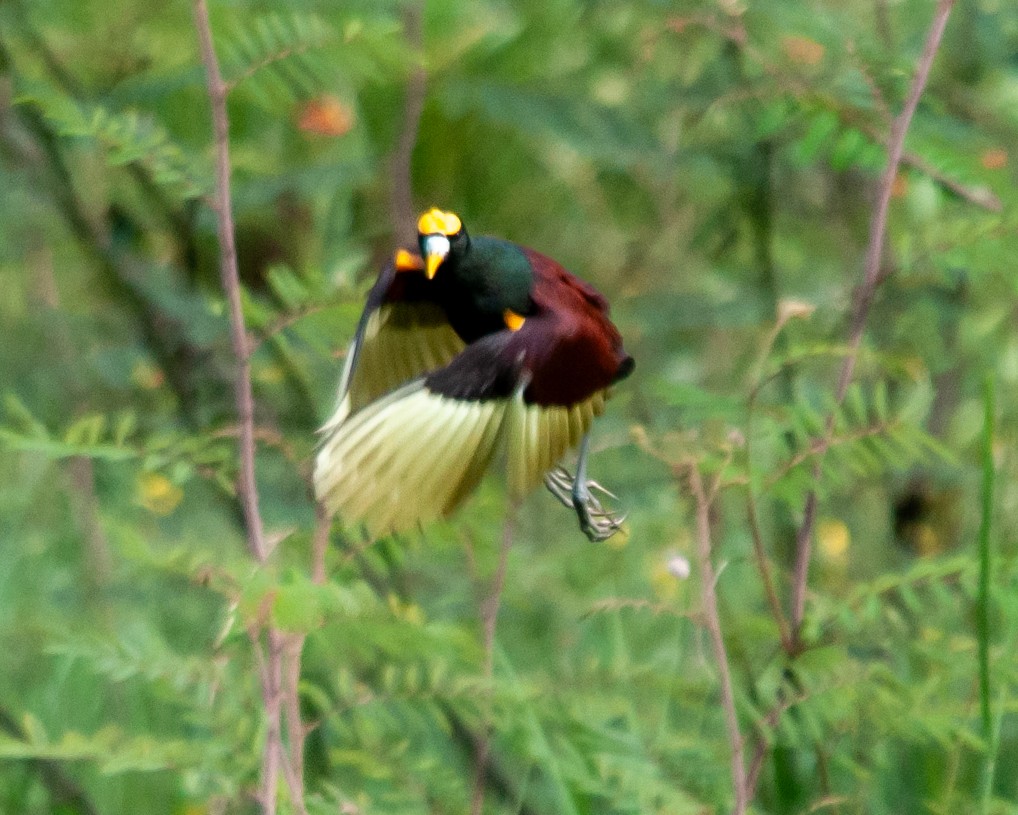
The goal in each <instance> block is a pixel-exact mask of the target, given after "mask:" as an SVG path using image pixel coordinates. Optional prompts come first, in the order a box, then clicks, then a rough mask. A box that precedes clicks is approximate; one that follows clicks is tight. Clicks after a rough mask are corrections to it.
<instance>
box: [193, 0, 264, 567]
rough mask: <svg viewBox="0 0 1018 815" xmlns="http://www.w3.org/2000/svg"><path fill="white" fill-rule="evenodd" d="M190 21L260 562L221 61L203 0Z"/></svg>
mask: <svg viewBox="0 0 1018 815" xmlns="http://www.w3.org/2000/svg"><path fill="white" fill-rule="evenodd" d="M194 21H195V27H196V28H197V29H198V43H199V46H200V48H201V59H202V63H203V64H204V65H205V77H206V80H207V86H208V93H209V102H210V103H211V107H212V123H213V126H214V128H215V134H216V189H215V202H214V208H215V211H216V226H217V228H218V231H219V273H220V276H221V277H222V281H223V291H224V292H225V294H226V298H227V301H228V302H229V306H230V339H231V341H232V343H233V354H234V356H235V357H236V360H237V379H236V383H235V389H236V401H237V418H238V420H239V422H240V484H239V485H238V492H239V494H240V501H241V506H242V507H243V509H244V521H245V523H246V526H247V539H248V546H249V547H250V549H251V553H252V554H253V555H254V557H255V560H257V561H258V562H259V563H264V562H265V560H266V558H267V557H268V547H267V546H266V543H265V532H264V529H263V528H262V517H261V513H259V511H258V486H257V484H256V483H255V461H254V459H255V440H254V396H253V395H252V392H251V349H250V346H249V344H248V338H247V329H246V328H245V326H244V313H243V310H242V308H241V302H240V275H239V273H238V271H237V245H236V242H235V237H234V229H233V211H232V209H231V207H230V146H229V120H228V119H227V116H226V91H227V86H226V83H225V82H224V81H223V75H222V73H220V70H219V60H218V59H216V51H215V48H214V46H213V45H212V28H211V26H210V25H209V10H208V5H207V4H206V2H205V0H194Z"/></svg>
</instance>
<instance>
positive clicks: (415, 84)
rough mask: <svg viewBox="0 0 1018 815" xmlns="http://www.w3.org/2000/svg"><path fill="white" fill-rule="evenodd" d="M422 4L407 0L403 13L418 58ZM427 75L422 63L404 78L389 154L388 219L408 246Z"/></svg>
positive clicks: (411, 236) (413, 232)
mask: <svg viewBox="0 0 1018 815" xmlns="http://www.w3.org/2000/svg"><path fill="white" fill-rule="evenodd" d="M423 14H424V9H423V3H422V2H420V0H411V2H410V3H409V4H408V5H407V6H406V9H405V11H404V12H403V29H404V33H405V35H406V41H407V45H409V46H410V48H411V50H412V51H413V52H414V54H416V55H417V57H418V58H420V57H421V52H422V50H423V47H424V26H423V22H424V21H423ZM426 89H427V73H426V72H425V70H424V66H423V65H422V64H418V65H415V66H414V68H413V69H412V70H411V71H410V76H409V78H408V79H407V85H406V99H405V100H404V103H403V129H402V130H401V131H400V134H399V141H398V142H397V143H396V149H395V150H394V152H393V154H392V163H391V168H392V180H391V184H392V190H391V198H390V205H391V208H392V209H391V217H392V225H393V227H394V229H395V230H396V239H397V242H398V243H400V244H402V245H410V244H412V242H413V240H414V237H415V236H416V234H417V229H416V226H415V225H414V199H413V178H412V168H413V155H414V147H415V145H416V144H417V130H418V128H419V126H420V123H421V113H422V112H423V111H424V96H425V91H426Z"/></svg>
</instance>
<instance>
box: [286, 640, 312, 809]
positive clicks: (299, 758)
mask: <svg viewBox="0 0 1018 815" xmlns="http://www.w3.org/2000/svg"><path fill="white" fill-rule="evenodd" d="M305 639H307V638H306V637H305V635H304V634H287V635H284V636H282V638H281V641H280V662H281V665H280V669H281V670H280V675H281V678H282V685H281V687H280V692H281V694H282V700H283V710H284V712H285V714H286V735H287V747H288V749H287V750H286V752H285V753H284V754H283V759H284V761H283V774H284V777H285V778H286V783H287V786H288V787H289V788H290V800H291V801H292V802H293V805H294V809H295V810H296V811H297V813H298V815H307V809H306V808H305V805H304V738H305V736H306V735H307V732H308V731H307V727H305V725H304V722H303V721H302V720H301V716H300V656H301V653H302V652H303V650H304V640H305Z"/></svg>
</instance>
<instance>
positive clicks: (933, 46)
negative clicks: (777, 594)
mask: <svg viewBox="0 0 1018 815" xmlns="http://www.w3.org/2000/svg"><path fill="white" fill-rule="evenodd" d="M954 2H955V0H940V2H939V3H938V4H937V10H936V13H935V14H934V17H933V23H932V24H931V25H930V30H929V33H928V34H927V35H926V44H925V45H924V47H923V53H922V55H921V56H920V58H919V64H918V65H917V66H916V72H915V77H914V78H913V79H912V87H911V88H910V90H909V94H908V97H907V99H906V100H905V105H904V107H903V108H902V110H901V113H899V114H898V116H897V117H896V118H895V119H894V122H893V123H892V125H891V133H890V136H889V138H888V145H887V166H886V167H885V168H884V172H883V174H882V175H881V177H880V185H879V187H878V190H877V204H876V207H875V209H874V210H873V217H872V219H871V221H870V236H869V244H868V246H867V248H866V260H865V266H864V274H863V282H862V285H861V286H860V287H859V290H858V292H857V294H856V299H855V308H854V313H853V315H852V322H851V327H850V331H849V340H848V347H849V350H848V354H847V355H846V356H845V359H844V362H843V363H842V367H841V373H840V375H839V377H838V386H837V389H836V391H835V408H834V409H835V410H836V409H837V407H838V406H840V405H841V403H842V402H843V401H844V399H845V393H846V392H847V391H848V386H849V383H850V382H851V381H852V375H853V373H855V364H856V360H857V359H858V357H859V349H860V346H861V345H862V337H863V333H864V330H865V328H866V319H867V317H868V316H869V312H870V307H871V306H872V305H873V297H874V294H875V293H876V289H877V286H878V285H879V284H880V283H881V281H882V279H883V277H882V275H881V268H880V267H881V264H880V259H881V255H882V254H883V250H884V239H885V236H886V234H887V214H888V210H889V209H890V204H891V190H892V187H893V185H894V179H895V178H896V177H897V175H898V168H899V166H900V165H901V161H902V154H903V153H904V148H905V135H906V134H907V133H908V129H909V126H910V125H911V123H912V116H913V115H914V114H915V111H916V107H918V105H919V99H920V97H921V96H922V94H923V90H924V89H925V88H926V82H927V80H928V79H929V75H930V69H931V68H932V66H933V59H934V57H935V56H936V54H937V49H938V48H939V47H940V41H941V39H942V38H943V35H944V28H945V27H946V26H947V19H948V17H949V16H950V14H951V9H952V7H953V6H954ZM833 429H834V413H833V412H832V413H831V414H830V415H828V417H827V422H826V429H825V432H824V436H823V437H822V440H821V444H820V448H819V451H818V454H817V459H816V461H815V462H814V465H813V482H814V484H815V483H816V482H817V481H819V479H820V473H821V468H820V463H821V460H822V458H823V455H824V452H825V451H826V448H827V447H828V446H829V444H830V439H831V433H832V432H833ZM816 513H817V492H816V487H815V486H814V487H813V488H811V489H810V491H809V493H807V495H806V503H805V505H804V507H803V513H802V514H803V519H802V524H801V525H800V527H799V530H798V532H797V533H796V541H795V567H794V572H793V584H792V613H791V618H792V637H793V641H792V645H793V649H794V650H797V649H798V648H799V647H800V646H801V643H800V641H799V640H800V635H801V632H802V620H803V616H804V614H805V608H806V581H807V579H808V577H809V562H810V557H811V554H812V542H813V527H814V525H815V523H816Z"/></svg>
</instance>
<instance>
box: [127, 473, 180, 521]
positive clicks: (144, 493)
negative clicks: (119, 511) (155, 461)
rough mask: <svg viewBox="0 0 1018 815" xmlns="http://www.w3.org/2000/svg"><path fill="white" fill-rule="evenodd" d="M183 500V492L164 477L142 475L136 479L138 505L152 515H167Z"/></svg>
mask: <svg viewBox="0 0 1018 815" xmlns="http://www.w3.org/2000/svg"><path fill="white" fill-rule="evenodd" d="M183 498H184V491H183V490H182V489H181V488H180V487H178V486H177V485H176V484H174V483H173V482H172V481H170V479H168V478H167V477H166V476H165V475H161V474H160V473H142V474H141V476H140V477H139V478H138V503H139V504H141V505H142V506H143V507H145V509H147V510H148V511H149V512H151V513H152V514H154V515H169V514H170V513H171V512H173V510H175V509H176V508H177V505H178V504H179V503H180V502H181V501H182V500H183Z"/></svg>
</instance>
